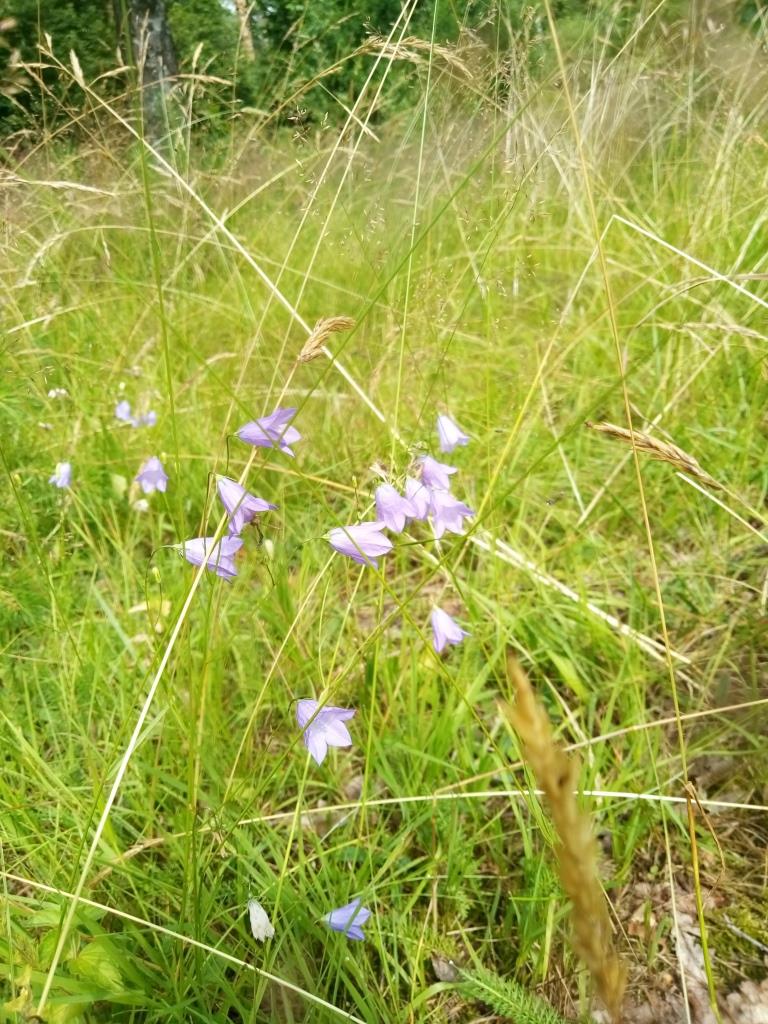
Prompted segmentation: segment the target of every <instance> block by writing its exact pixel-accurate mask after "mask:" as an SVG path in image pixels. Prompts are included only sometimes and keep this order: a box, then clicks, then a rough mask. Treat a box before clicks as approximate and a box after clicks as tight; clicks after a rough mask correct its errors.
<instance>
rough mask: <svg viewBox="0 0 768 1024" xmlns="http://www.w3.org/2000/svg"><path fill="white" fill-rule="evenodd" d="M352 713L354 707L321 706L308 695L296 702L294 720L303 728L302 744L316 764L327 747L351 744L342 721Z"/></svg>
mask: <svg viewBox="0 0 768 1024" xmlns="http://www.w3.org/2000/svg"><path fill="white" fill-rule="evenodd" d="M354 714H355V709H354V708H334V707H321V706H320V703H319V702H318V701H316V700H311V699H310V698H309V697H305V698H303V699H302V700H300V701H299V702H298V703H297V705H296V721H297V722H298V723H299V728H300V729H303V730H304V746H305V747H306V748H307V750H308V751H309V753H310V754H311V756H312V757H313V758H314V760H315V761H317V763H318V764H322V763H323V761H324V760H325V755H326V754H327V753H328V747H351V746H352V737H351V736H350V735H349V729H347V727H346V725H344V723H345V722H348V721H349V720H350V718H353V717H354Z"/></svg>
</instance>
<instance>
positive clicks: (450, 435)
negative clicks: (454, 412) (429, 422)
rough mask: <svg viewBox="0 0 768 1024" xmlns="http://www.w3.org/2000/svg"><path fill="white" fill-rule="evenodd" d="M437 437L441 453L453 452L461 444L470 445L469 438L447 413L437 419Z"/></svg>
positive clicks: (441, 414)
mask: <svg viewBox="0 0 768 1024" xmlns="http://www.w3.org/2000/svg"><path fill="white" fill-rule="evenodd" d="M437 436H438V438H439V440H440V451H441V452H452V451H453V449H454V448H455V447H456V446H457V445H460V444H469V437H468V436H467V435H466V434H465V433H464V431H463V430H462V429H461V427H460V426H459V425H458V423H457V422H456V421H455V420H453V419H451V417H450V416H448V415H446V414H445V413H440V415H439V416H438V417H437Z"/></svg>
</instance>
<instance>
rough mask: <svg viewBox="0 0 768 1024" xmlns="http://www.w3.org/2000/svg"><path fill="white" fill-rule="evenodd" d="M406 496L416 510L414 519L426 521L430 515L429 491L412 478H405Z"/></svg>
mask: <svg viewBox="0 0 768 1024" xmlns="http://www.w3.org/2000/svg"><path fill="white" fill-rule="evenodd" d="M405 496H406V498H407V499H408V500H409V501H410V503H411V505H412V506H413V509H414V512H415V514H414V516H413V518H414V519H426V518H427V516H428V515H429V490H428V488H426V487H425V486H424V484H423V483H421V481H419V480H415V479H414V478H413V477H412V476H408V477H406V478H405Z"/></svg>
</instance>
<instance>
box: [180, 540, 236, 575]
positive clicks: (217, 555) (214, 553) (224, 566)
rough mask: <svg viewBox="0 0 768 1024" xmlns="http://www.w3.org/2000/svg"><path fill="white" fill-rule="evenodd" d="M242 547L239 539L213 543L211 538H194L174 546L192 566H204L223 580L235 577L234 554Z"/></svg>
mask: <svg viewBox="0 0 768 1024" xmlns="http://www.w3.org/2000/svg"><path fill="white" fill-rule="evenodd" d="M242 546H243V542H242V540H241V539H240V537H222V538H221V539H220V540H218V541H216V542H215V543H214V541H213V538H212V537H195V538H194V539H193V540H185V541H184V543H183V544H175V545H174V547H175V548H176V549H177V550H179V551H180V552H181V553H182V555H183V556H184V558H186V560H187V561H188V562H191V563H192V565H203V564H205V567H206V569H210V570H211V572H215V573H216V575H217V576H221V578H222V579H225V580H231V579H233V578H234V577H235V576H237V567H236V566H235V553H236V552H237V551H239V550H240V548H241V547H242Z"/></svg>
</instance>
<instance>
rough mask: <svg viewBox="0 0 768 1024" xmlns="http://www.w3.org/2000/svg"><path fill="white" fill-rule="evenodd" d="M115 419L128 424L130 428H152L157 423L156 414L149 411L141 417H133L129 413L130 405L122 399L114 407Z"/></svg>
mask: <svg viewBox="0 0 768 1024" xmlns="http://www.w3.org/2000/svg"><path fill="white" fill-rule="evenodd" d="M115 419H117V420H120V422H121V423H130V425H131V426H132V427H154V425H155V424H156V423H157V413H156V412H154V411H153V410H151V409H150V411H149V412H147V413H144V414H143V415H142V416H134V415H133V413H132V412H131V403H130V402H128V401H127V400H126V399H125V398H124V399H123V400H122V401H121V402H118V403H117V405H116V406H115Z"/></svg>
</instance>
